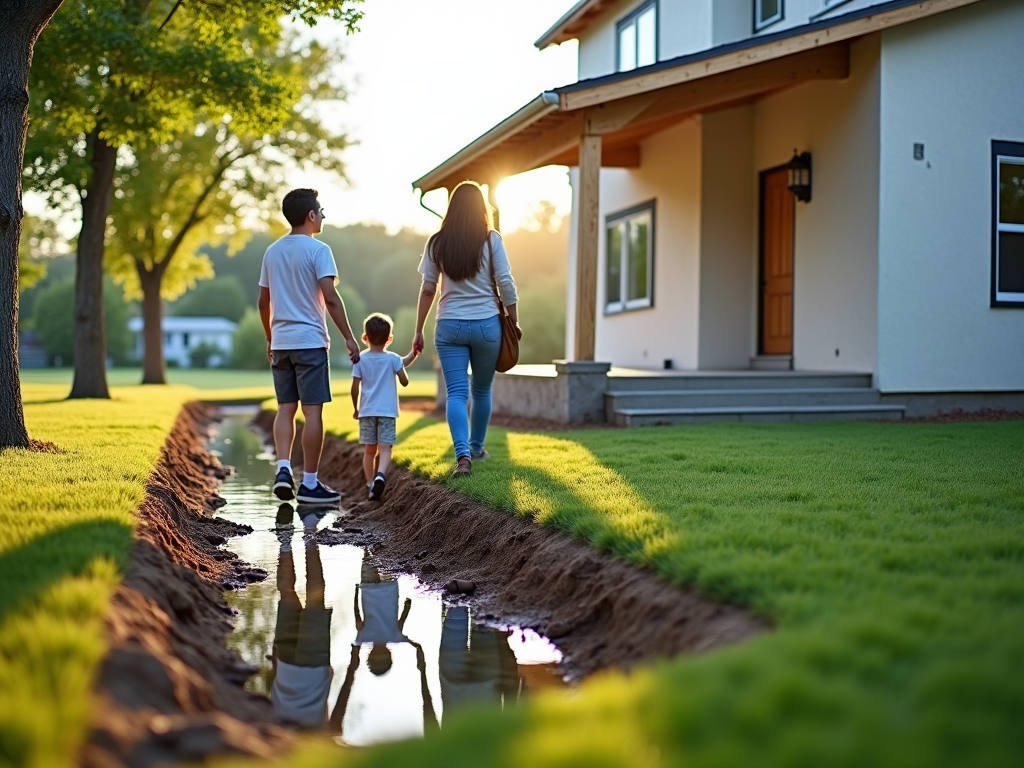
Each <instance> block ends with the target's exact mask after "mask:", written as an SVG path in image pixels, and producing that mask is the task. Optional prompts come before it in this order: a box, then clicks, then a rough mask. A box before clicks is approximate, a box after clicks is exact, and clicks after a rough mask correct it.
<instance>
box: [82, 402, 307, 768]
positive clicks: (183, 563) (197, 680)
mask: <svg viewBox="0 0 1024 768" xmlns="http://www.w3.org/2000/svg"><path fill="white" fill-rule="evenodd" d="M215 418H216V410H215V409H214V408H212V407H207V406H202V405H197V404H190V405H187V406H185V408H184V409H183V410H182V412H181V414H180V415H179V416H178V419H177V421H176V423H175V425H174V428H173V430H172V431H171V433H170V435H169V436H168V437H167V440H166V442H165V444H164V447H163V451H162V454H161V458H160V461H159V463H158V465H157V467H156V469H155V471H154V472H153V474H152V476H151V477H150V479H149V482H148V485H147V488H146V497H145V499H144V500H143V502H142V504H141V506H140V508H139V510H138V513H137V515H136V527H135V536H136V543H135V546H134V547H133V549H132V552H131V557H130V563H129V568H128V572H127V575H126V576H125V579H124V582H123V583H122V584H121V585H120V587H118V589H117V591H116V592H115V594H114V597H113V599H112V601H111V605H110V607H109V609H108V612H107V617H106V632H107V639H108V647H109V651H108V653H107V655H106V657H105V658H104V660H103V662H102V664H101V666H100V670H99V674H98V676H97V679H96V682H95V687H94V704H93V712H92V718H91V724H90V733H89V736H88V739H87V742H86V744H85V745H84V747H83V749H82V753H81V755H80V758H79V762H80V763H81V765H83V766H86V767H87V768H122V767H127V768H149V767H150V766H155V765H158V764H167V763H175V764H177V763H183V762H189V761H195V760H200V759H202V758H204V757H208V756H210V755H214V754H222V755H225V754H236V755H250V756H255V757H273V756H275V755H278V754H280V753H282V752H283V751H284V750H286V749H287V748H288V747H289V745H290V744H291V740H292V737H291V734H290V732H289V731H288V730H287V729H286V728H285V727H283V726H282V724H281V722H280V721H279V719H278V718H277V716H276V715H275V713H274V711H273V708H272V707H271V704H270V702H269V701H268V700H267V699H265V698H263V697H261V696H257V695H255V694H251V693H249V692H247V691H246V690H244V688H243V686H244V684H245V682H246V680H248V679H249V677H250V676H251V675H252V674H253V672H254V671H255V670H254V669H253V668H252V667H250V666H249V665H247V664H246V663H245V662H243V660H242V659H241V657H240V656H238V655H237V654H236V653H235V652H234V651H231V650H228V648H227V645H226V638H227V636H228V634H229V633H230V632H231V631H232V625H231V623H230V622H229V619H230V618H231V609H230V608H229V607H228V604H227V602H226V601H225V599H224V590H225V589H232V588H235V587H238V586H241V585H243V584H247V583H250V582H253V581H260V580H262V579H263V578H265V577H266V574H265V573H263V572H262V571H260V570H259V569H254V568H251V567H248V566H246V565H245V564H244V563H242V562H240V561H239V560H238V559H237V557H236V556H235V555H233V554H231V553H229V552H226V551H224V550H223V549H220V548H218V545H220V544H222V543H224V541H225V539H226V537H228V536H233V535H238V534H241V533H246V532H248V531H249V530H251V529H247V528H246V527H244V526H239V525H236V524H234V523H231V522H229V521H227V520H223V519H221V518H217V517H212V516H211V515H212V513H213V511H214V510H215V509H217V508H218V507H219V506H221V505H222V503H223V502H222V500H221V499H220V497H219V496H218V495H217V492H216V491H217V485H218V483H219V481H220V479H222V478H223V477H224V476H225V474H226V470H225V469H224V468H223V467H221V466H220V464H219V463H218V462H217V461H216V459H215V458H213V457H212V456H210V455H209V454H208V453H207V452H206V442H207V439H208V432H207V428H208V427H209V426H210V424H211V423H212V422H213V421H214V420H215Z"/></svg>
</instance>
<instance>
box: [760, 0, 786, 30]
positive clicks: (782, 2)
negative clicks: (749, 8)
mask: <svg viewBox="0 0 1024 768" xmlns="http://www.w3.org/2000/svg"><path fill="white" fill-rule="evenodd" d="M763 5H764V0H754V31H755V32H760V31H761V30H762V29H767V28H768V27H770V26H771V25H772V24H777V23H778V22H780V21H782V20H783V19H785V18H786V0H779V10H778V12H777V13H776V14H775V15H774V16H772V17H771V18H770V19H762V18H761V9H762V7H763Z"/></svg>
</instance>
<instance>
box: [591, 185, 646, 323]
mask: <svg viewBox="0 0 1024 768" xmlns="http://www.w3.org/2000/svg"><path fill="white" fill-rule="evenodd" d="M655 209H656V205H655V201H654V200H648V201H647V202H644V203H640V204H639V205H635V206H633V207H632V208H626V209H625V210H621V211H616V212H614V213H610V214H608V215H607V216H605V219H604V238H605V240H604V297H603V301H602V305H603V307H604V314H605V315H606V316H608V315H621V314H623V313H624V312H635V311H637V310H643V309H653V308H654V264H655V258H654V256H655V254H654V244H655V242H656V240H657V237H656V231H657V216H656V210H655ZM641 214H648V215H649V217H650V226H649V228H648V233H647V295H646V296H645V297H644V298H642V299H627V298H626V296H627V290H628V287H629V247H628V246H629V221H630V220H631V219H635V218H637V217H638V216H640V215H641ZM618 224H625V225H626V228H625V231H624V233H623V236H622V237H621V239H620V240H621V245H620V247H621V248H622V250H621V251H620V258H619V272H620V274H619V300H618V301H617V302H609V301H608V286H609V280H608V277H609V276H608V267H609V264H610V263H611V261H610V258H609V253H608V230H609V229H611V227H612V226H614V225H618Z"/></svg>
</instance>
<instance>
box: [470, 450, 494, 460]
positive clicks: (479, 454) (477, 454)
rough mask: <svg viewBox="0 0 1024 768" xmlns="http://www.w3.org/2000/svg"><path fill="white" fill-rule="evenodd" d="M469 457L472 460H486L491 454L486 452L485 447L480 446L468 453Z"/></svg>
mask: <svg viewBox="0 0 1024 768" xmlns="http://www.w3.org/2000/svg"><path fill="white" fill-rule="evenodd" d="M469 458H471V459H472V460H473V461H486V460H487V459H489V458H491V454H489V453H488V452H487V449H486V448H481V449H480V450H479V451H473V452H472V453H470V454H469Z"/></svg>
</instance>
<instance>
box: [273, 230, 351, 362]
mask: <svg viewBox="0 0 1024 768" xmlns="http://www.w3.org/2000/svg"><path fill="white" fill-rule="evenodd" d="M337 276H338V268H337V266H335V264H334V254H333V253H331V249H330V247H329V246H327V245H325V244H324V243H321V242H320V241H319V240H314V239H313V238H312V237H310V236H309V235H285V236H284V237H282V238H280V239H279V240H277V241H276V242H273V243H271V244H270V247H269V248H267V252H266V254H264V256H263V268H262V269H261V270H260V287H262V288H269V289H270V348H271V349H325V348H329V347H330V341H329V339H328V336H327V323H326V322H325V321H324V313H325V307H326V305H325V304H324V295H323V293H322V292H321V291H320V285H319V281H320V280H321V279H322V278H325V277H335V278H336V277H337Z"/></svg>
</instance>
